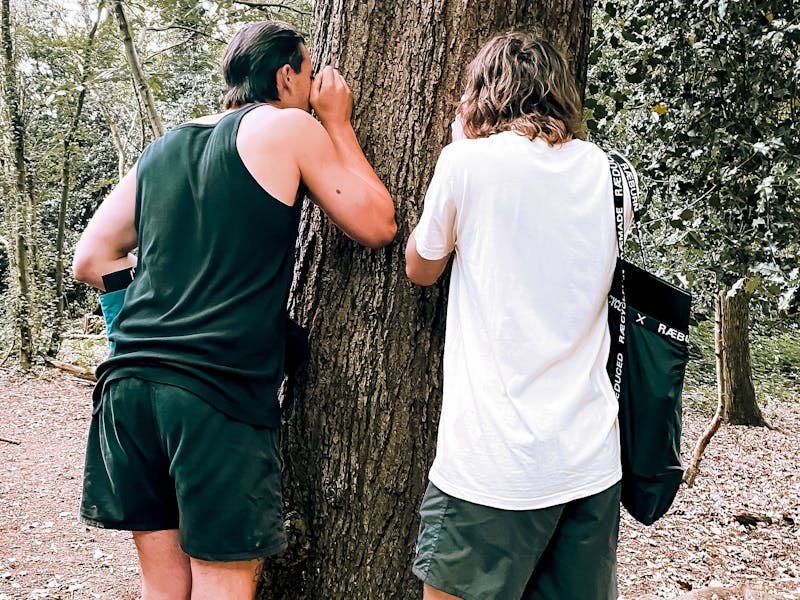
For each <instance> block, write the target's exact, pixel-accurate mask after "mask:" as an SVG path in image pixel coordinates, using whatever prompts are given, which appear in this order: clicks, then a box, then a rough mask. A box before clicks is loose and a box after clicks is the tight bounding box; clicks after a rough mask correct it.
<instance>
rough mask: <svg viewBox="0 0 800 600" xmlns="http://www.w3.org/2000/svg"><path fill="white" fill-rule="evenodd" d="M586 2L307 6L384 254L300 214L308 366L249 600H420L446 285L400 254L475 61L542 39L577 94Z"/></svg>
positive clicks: (349, 1) (299, 295) (308, 213)
mask: <svg viewBox="0 0 800 600" xmlns="http://www.w3.org/2000/svg"><path fill="white" fill-rule="evenodd" d="M590 5H591V2H590V1H589V0H548V1H542V0H539V1H527V2H521V1H515V0H511V1H508V2H500V1H499V0H484V1H482V2H478V1H477V0H438V1H437V2H423V3H421V4H420V3H413V2H399V1H391V0H374V1H371V2H363V1H361V0H342V1H341V2H336V3H332V2H324V1H320V2H317V3H315V15H314V16H315V19H314V21H315V23H317V24H318V28H317V31H316V33H315V35H314V40H313V42H314V43H313V48H314V61H315V64H316V65H317V66H318V67H319V66H322V65H325V64H328V63H329V62H330V63H332V64H334V65H335V66H337V67H338V68H339V69H340V70H341V71H342V73H343V74H344V75H345V77H346V78H347V80H348V82H349V83H350V85H351V87H352V89H353V94H354V97H355V99H356V103H355V106H354V116H353V122H354V126H355V128H356V132H357V134H358V137H359V139H360V141H361V143H362V145H363V146H364V148H365V152H366V154H367V157H368V158H369V159H370V160H371V161H372V163H373V165H375V168H376V170H377V172H378V174H379V175H380V176H381V178H382V179H383V180H384V181H385V182H386V184H387V187H388V188H389V190H390V191H391V192H392V195H393V197H394V198H395V201H396V204H397V220H398V225H399V231H398V235H397V241H396V242H395V243H394V244H393V245H392V246H391V247H389V248H386V249H383V250H372V251H370V250H364V249H362V248H359V247H357V245H356V244H354V243H353V242H351V241H350V240H348V239H347V238H346V237H345V236H343V235H342V234H341V233H339V232H338V231H337V230H336V229H335V228H334V227H333V226H332V225H331V224H330V222H329V221H327V220H326V219H325V218H324V217H323V216H322V214H321V212H320V211H319V210H318V209H316V208H312V207H310V206H308V205H307V206H306V209H305V212H304V216H303V220H302V223H301V229H300V231H301V240H302V243H301V245H300V248H299V253H298V262H297V268H296V272H295V281H294V284H293V290H292V292H293V293H292V298H293V301H292V311H293V314H294V315H295V316H296V317H297V318H299V320H300V321H301V322H302V323H304V324H306V325H307V326H308V327H309V329H310V335H311V347H312V349H311V360H310V364H309V367H308V371H307V374H306V377H305V381H303V382H301V383H300V384H299V385H298V386H296V388H295V390H294V391H295V397H296V398H297V401H296V402H295V404H294V405H293V408H292V409H291V412H290V414H288V415H287V423H286V427H285V432H284V433H285V435H284V442H285V446H284V459H285V461H286V462H285V470H284V473H285V476H286V477H285V488H284V492H285V496H286V503H287V507H288V509H289V513H288V517H289V521H290V523H289V528H288V533H289V535H290V540H291V542H290V544H291V545H290V550H289V551H288V552H287V553H286V554H285V555H284V556H282V557H280V558H279V559H277V560H275V561H272V562H271V563H270V564H269V565H268V568H267V570H266V571H267V575H266V577H267V578H269V582H268V583H267V584H266V585H264V586H263V589H262V590H261V597H262V598H292V599H299V598H313V599H317V598H325V599H350V598H365V599H367V598H369V599H381V600H384V599H385V600H392V599H395V598H396V599H403V600H405V599H408V598H417V597H420V590H421V587H420V584H419V582H418V581H416V579H415V578H414V576H413V575H412V574H411V569H410V564H411V559H412V555H413V548H414V542H415V540H416V535H417V523H418V518H417V510H418V507H419V502H420V500H421V498H422V494H423V491H424V488H425V485H426V482H427V471H428V468H429V466H430V464H431V462H432V460H433V456H434V451H435V441H436V429H437V425H438V419H439V410H440V402H441V378H442V375H441V360H442V351H443V342H444V337H443V332H444V323H445V321H444V318H445V303H446V293H447V288H446V283H441V284H439V285H437V286H434V287H432V288H421V287H417V286H413V285H411V284H410V283H409V282H408V281H407V280H406V277H405V268H404V262H405V261H404V257H403V255H404V246H405V241H406V239H407V238H408V234H409V232H410V230H411V227H412V226H413V224H415V223H416V222H417V220H418V218H419V215H420V213H421V209H422V199H423V197H424V193H425V189H426V187H427V185H428V183H429V181H430V178H431V176H432V174H433V169H434V166H435V163H436V160H437V158H438V155H439V152H440V150H441V148H442V147H443V146H444V145H445V144H446V143H447V142H448V141H449V125H450V122H451V121H452V118H453V114H454V110H453V107H454V104H453V103H454V101H457V100H458V98H459V97H460V96H461V92H462V90H463V85H464V73H465V69H466V66H467V64H468V63H469V61H470V60H471V59H472V58H473V56H474V54H475V52H476V50H477V48H478V45H479V44H480V43H481V42H483V41H485V40H486V39H487V38H488V37H489V36H490V35H491V34H493V33H496V32H500V31H505V30H508V29H510V28H521V29H527V30H534V31H539V32H544V33H550V34H552V37H553V38H554V40H555V42H556V43H559V44H561V45H562V46H563V47H564V48H566V50H567V52H568V54H569V55H570V56H571V57H577V60H576V62H577V65H578V67H577V69H576V72H577V73H578V77H577V78H578V80H579V81H580V82H581V86H582V85H583V82H584V81H585V73H586V49H587V36H588V32H589V23H590V16H591V15H590Z"/></svg>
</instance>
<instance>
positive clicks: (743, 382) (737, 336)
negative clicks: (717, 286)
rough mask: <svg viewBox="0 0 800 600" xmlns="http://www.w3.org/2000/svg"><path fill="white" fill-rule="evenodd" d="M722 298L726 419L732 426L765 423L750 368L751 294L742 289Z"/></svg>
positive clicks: (723, 380)
mask: <svg viewBox="0 0 800 600" xmlns="http://www.w3.org/2000/svg"><path fill="white" fill-rule="evenodd" d="M721 301H722V345H723V348H724V352H723V356H724V361H723V370H724V376H723V379H722V383H723V384H724V386H725V387H724V393H723V399H724V400H725V406H724V409H725V410H724V413H723V414H724V418H725V420H726V421H727V422H728V423H730V424H731V425H756V426H764V425H766V424H767V422H766V421H765V420H764V417H763V416H762V415H761V410H760V409H759V408H758V404H757V403H756V392H755V389H754V388H753V375H752V372H751V370H750V342H749V340H748V337H747V334H748V330H749V327H750V312H749V303H750V296H749V295H748V294H747V293H745V292H743V291H739V292H738V293H737V294H735V295H733V296H731V297H728V295H727V294H724V295H723V296H722V300H721Z"/></svg>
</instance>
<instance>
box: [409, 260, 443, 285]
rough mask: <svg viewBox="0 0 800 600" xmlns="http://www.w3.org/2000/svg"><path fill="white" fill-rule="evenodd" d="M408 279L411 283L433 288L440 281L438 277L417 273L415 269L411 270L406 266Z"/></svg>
mask: <svg viewBox="0 0 800 600" xmlns="http://www.w3.org/2000/svg"><path fill="white" fill-rule="evenodd" d="M406 277H408V280H409V281H410V282H411V283H413V284H415V285H421V286H423V287H428V286H431V285H433V284H434V283H436V282H437V281H439V277H438V276H436V277H433V276H431V275H430V274H426V273H418V272H415V271H414V269H412V268H410V267H409V266H408V265H406Z"/></svg>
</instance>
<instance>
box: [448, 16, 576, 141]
mask: <svg viewBox="0 0 800 600" xmlns="http://www.w3.org/2000/svg"><path fill="white" fill-rule="evenodd" d="M458 112H459V115H460V116H461V120H462V122H463V127H464V134H465V135H466V137H468V138H479V137H486V136H489V135H491V134H493V133H498V132H501V131H518V132H519V133H521V134H523V135H525V136H527V137H529V138H530V139H532V140H533V139H536V138H537V137H542V138H544V139H545V140H546V141H547V143H548V144H550V145H551V146H552V145H554V144H560V143H564V142H568V141H569V140H571V139H573V138H580V137H582V136H583V132H582V129H581V99H580V94H579V93H578V88H577V85H576V83H575V79H574V77H573V75H572V73H571V72H570V69H569V67H568V65H567V61H566V60H565V59H564V57H563V55H562V54H561V53H560V52H559V51H558V50H556V49H555V48H554V47H553V46H552V45H551V44H550V43H548V42H546V41H544V40H540V39H537V38H535V37H533V36H531V35H529V34H527V33H522V32H516V31H512V32H508V33H504V34H501V35H498V36H495V37H493V38H492V39H490V40H489V41H488V42H486V44H484V46H483V47H482V48H481V49H480V51H479V52H478V55H477V56H476V57H475V59H474V60H473V61H472V62H471V63H470V65H469V68H468V70H467V88H466V91H465V93H464V96H463V97H462V99H461V101H460V102H459V103H458Z"/></svg>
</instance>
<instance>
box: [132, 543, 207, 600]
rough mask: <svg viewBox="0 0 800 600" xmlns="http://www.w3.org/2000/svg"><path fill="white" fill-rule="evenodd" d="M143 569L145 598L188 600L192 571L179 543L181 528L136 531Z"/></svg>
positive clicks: (153, 599)
mask: <svg viewBox="0 0 800 600" xmlns="http://www.w3.org/2000/svg"><path fill="white" fill-rule="evenodd" d="M133 541H134V542H135V543H136V550H137V552H138V553H139V566H140V568H141V570H142V600H189V598H190V597H191V594H192V571H191V569H190V566H189V557H188V556H187V555H186V554H185V553H184V552H183V550H181V547H180V544H179V543H178V530H177V529H166V530H163V531H134V532H133Z"/></svg>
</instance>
